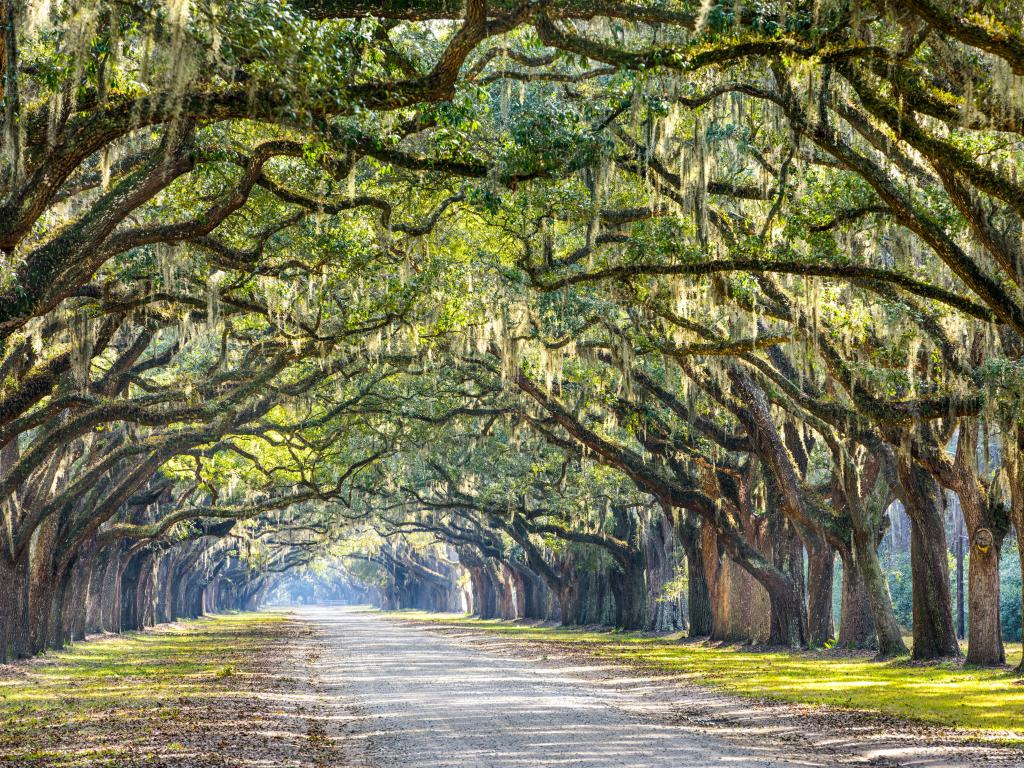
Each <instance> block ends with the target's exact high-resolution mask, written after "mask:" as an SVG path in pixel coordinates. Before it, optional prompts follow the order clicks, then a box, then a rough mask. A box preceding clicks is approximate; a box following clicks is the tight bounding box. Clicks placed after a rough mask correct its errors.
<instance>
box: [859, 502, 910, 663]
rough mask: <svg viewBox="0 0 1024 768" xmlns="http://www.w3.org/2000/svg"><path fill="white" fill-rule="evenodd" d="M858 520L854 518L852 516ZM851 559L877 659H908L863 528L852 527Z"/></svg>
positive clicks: (871, 539)
mask: <svg viewBox="0 0 1024 768" xmlns="http://www.w3.org/2000/svg"><path fill="white" fill-rule="evenodd" d="M854 517H857V516H854ZM853 539H854V556H855V558H856V562H857V570H859V571H860V575H861V578H862V579H863V581H864V590H865V592H866V593H867V598H868V603H869V605H870V606H871V618H872V620H873V621H874V625H875V636H876V637H877V639H878V643H877V647H878V657H879V658H882V659H887V658H891V657H893V656H905V655H907V646H906V644H905V643H904V642H903V635H902V633H901V632H900V626H899V623H898V622H897V621H896V614H895V613H894V612H893V610H892V597H891V596H890V595H889V585H888V583H887V582H886V580H885V575H884V574H883V573H882V564H881V563H880V562H879V561H878V550H877V549H875V536H874V534H873V533H872V532H871V531H867V530H865V528H864V526H863V525H858V524H857V523H856V522H855V523H854V534H853Z"/></svg>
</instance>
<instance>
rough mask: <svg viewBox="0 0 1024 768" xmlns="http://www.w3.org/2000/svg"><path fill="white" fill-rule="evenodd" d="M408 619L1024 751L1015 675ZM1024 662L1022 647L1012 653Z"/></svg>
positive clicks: (438, 617) (436, 617)
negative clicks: (960, 732) (563, 647)
mask: <svg viewBox="0 0 1024 768" xmlns="http://www.w3.org/2000/svg"><path fill="white" fill-rule="evenodd" d="M398 615H400V616H401V617H402V618H408V619H415V620H418V621H427V622H432V623H437V624H446V625H453V626H460V627H466V628H473V629H478V630H484V631H487V632H492V633H495V634H500V635H503V636H505V637H509V638H514V639H519V640H523V641H528V642H531V643H537V644H544V643H551V644H570V645H572V646H575V647H577V648H579V649H580V650H586V651H587V652H590V653H593V654H594V655H597V656H601V657H605V658H608V659H611V660H616V661H625V662H632V663H639V664H643V665H647V666H652V667H656V668H659V669H663V670H667V671H671V672H674V673H679V674H681V675H682V676H683V677H684V678H686V679H687V680H689V681H690V682H693V683H696V684H700V685H710V686H713V687H715V688H719V689H721V690H724V691H728V692H730V693H734V694H738V695H740V696H747V697H754V698H767V699H772V700H777V701H786V702H796V703H802V704H817V705H828V706H831V707H838V708H842V709H852V710H859V711H866V712H871V713H879V714H884V715H890V716H895V717H898V718H903V719H907V720H914V721H919V722H924V723H928V724H934V725H940V726H943V727H951V728H957V729H964V730H967V731H970V732H971V734H970V735H973V736H977V737H980V738H984V739H991V740H995V741H998V742H1000V743H1008V744H1015V745H1016V744H1024V681H1022V680H1021V679H1020V678H1018V677H1015V676H1014V675H1013V674H1012V673H1011V672H1009V671H1008V670H1003V669H981V668H971V667H965V666H962V665H959V664H955V663H952V662H945V663H938V664H927V665H922V664H916V663H911V662H908V661H906V660H896V661H888V662H875V661H872V660H871V659H870V658H869V657H868V656H867V655H866V654H851V653H840V652H833V651H818V652H799V651H795V652H786V651H775V650H773V651H762V650H753V649H751V648H750V647H748V646H739V645H722V644H718V643H708V642H702V641H696V640H695V641H689V640H684V639H681V638H680V637H679V636H678V635H675V636H659V637H650V636H644V635H640V634H632V633H625V632H614V631H610V630H609V631H591V630H583V629H566V628H555V627H550V626H536V625H530V624H519V623H515V622H508V621H497V620H486V621H485V620H480V619H473V618H468V617H466V618H458V617H456V618H453V617H452V616H451V614H428V613H422V612H413V611H402V612H400V614H398ZM1007 653H1008V656H1009V659H1008V660H1009V661H1010V662H1011V663H1012V664H1016V663H1017V662H1018V661H1019V660H1020V655H1021V645H1020V643H1017V644H1011V645H1009V646H1008V647H1007Z"/></svg>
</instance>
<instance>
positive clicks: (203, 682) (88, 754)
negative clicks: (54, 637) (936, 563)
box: [0, 614, 286, 766]
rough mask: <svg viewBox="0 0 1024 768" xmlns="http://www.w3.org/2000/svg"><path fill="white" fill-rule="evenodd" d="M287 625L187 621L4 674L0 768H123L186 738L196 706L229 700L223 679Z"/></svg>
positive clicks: (230, 619)
mask: <svg viewBox="0 0 1024 768" xmlns="http://www.w3.org/2000/svg"><path fill="white" fill-rule="evenodd" d="M285 618H286V617H284V616H283V615H274V614H228V615H220V616H216V617H211V618H204V619H199V620H196V621H183V622H179V623H178V624H175V625H173V626H171V627H165V628H161V629H160V630H158V631H150V632H139V633H131V634H126V635H122V636H119V637H112V638H105V639H101V640H97V641H92V642H86V643H77V644H75V645H74V646H73V647H72V648H70V649H69V650H66V651H61V652H58V653H50V654H47V655H46V656H45V657H43V658H40V659H36V660H31V661H28V662H23V663H19V664H16V665H10V666H7V667H0V765H3V764H11V763H15V764H17V765H20V766H23V765H47V766H52V765H61V766H64V765H69V766H70V765H89V766H94V765H107V764H109V765H112V766H113V765H125V764H126V763H127V762H128V761H127V760H126V759H125V758H126V757H127V753H126V752H125V750H131V749H132V748H135V747H138V746H139V745H140V744H142V743H143V742H145V741H147V740H149V739H150V737H154V738H155V737H158V736H159V733H160V732H161V731H162V730H163V729H165V728H168V729H171V730H173V729H174V728H186V729H188V728H189V727H190V726H189V725H188V723H189V721H191V719H192V718H193V717H195V707H196V705H197V702H201V703H202V704H203V705H204V706H208V705H209V702H211V701H212V700H214V699H216V698H218V697H220V696H229V695H232V691H231V688H230V687H229V686H228V685H227V683H228V679H230V678H231V677H232V676H234V675H235V674H236V672H237V670H238V669H239V668H242V667H245V666H247V662H248V661H249V660H250V659H252V658H253V657H254V656H255V655H256V654H257V653H258V652H259V651H260V650H261V648H262V647H264V645H265V644H266V643H267V642H268V640H272V639H273V638H274V637H275V636H276V633H277V630H276V626H277V625H278V623H279V622H282V621H285ZM155 740H156V741H160V739H159V738H155ZM175 748H176V747H175V744H165V745H163V751H169V752H174V751H175ZM179 748H182V747H180V745H179ZM132 757H133V758H134V757H138V754H137V753H135V752H133V753H132Z"/></svg>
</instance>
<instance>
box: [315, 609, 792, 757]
mask: <svg viewBox="0 0 1024 768" xmlns="http://www.w3.org/2000/svg"><path fill="white" fill-rule="evenodd" d="M300 615H301V616H303V617H306V618H309V619H312V620H313V621H315V622H316V623H317V625H318V626H319V627H320V629H321V630H322V631H323V633H324V640H325V641H326V642H327V644H328V647H329V649H330V650H329V651H328V652H327V653H325V654H324V661H325V662H327V659H328V657H329V656H330V655H331V651H333V653H334V655H335V658H334V659H333V660H332V661H331V662H328V669H327V670H325V672H326V674H323V673H322V674H321V681H322V684H323V687H324V689H325V691H326V692H328V693H330V692H335V693H336V694H337V695H339V696H340V697H343V698H345V699H347V700H348V701H349V702H350V703H351V704H352V705H353V708H354V709H355V710H356V711H359V712H362V713H364V715H365V719H364V720H363V722H362V723H361V730H362V731H363V733H364V735H365V736H366V737H367V738H368V739H369V740H370V742H371V744H372V751H373V753H374V757H375V760H374V762H375V763H376V764H377V765H380V766H388V768H390V766H392V765H394V766H405V767H406V768H454V767H455V766H459V767H460V768H469V767H471V766H481V767H482V766H487V768H526V767H530V768H532V767H534V766H572V767H573V768H613V767H614V768H622V766H631V767H633V768H670V767H671V768H681V767H682V766H730V768H755V766H756V767H757V768H762V767H763V766H779V767H780V768H782V766H786V767H788V766H796V765H800V763H795V762H794V763H791V762H787V761H778V760H774V759H771V758H770V756H766V755H764V754H761V753H760V751H759V749H758V748H757V747H756V746H755V745H750V746H748V747H746V748H741V747H738V746H736V745H735V744H731V743H729V742H727V741H725V740H723V739H720V738H715V737H712V736H708V735H707V734H693V733H686V732H685V731H682V730H681V729H679V728H677V727H672V726H668V725H659V724H657V723H653V722H650V721H649V720H648V719H647V718H645V717H643V716H640V715H637V714H631V713H630V712H629V711H627V709H628V707H629V706H630V705H631V704H635V703H636V702H634V701H631V700H630V696H629V695H628V694H627V693H624V692H621V691H610V690H606V689H601V688H598V687H596V686H593V685H588V684H587V683H586V682H583V681H581V680H579V679H574V678H573V677H571V676H569V675H567V674H566V673H564V672H562V671H560V670H557V669H553V668H545V667H544V666H543V665H541V666H538V665H536V664H534V663H532V662H530V661H525V660H519V659H509V658H501V657H498V656H494V655H491V654H488V653H485V652H481V651H478V650H475V649H472V648H467V647H465V646H463V645H461V644H457V643H456V642H453V641H452V640H450V639H448V638H445V637H443V636H439V635H435V634H433V633H430V632H426V631H423V630H419V629H416V628H413V627H409V626H407V625H405V624H402V623H398V622H393V621H389V620H387V619H383V618H379V617H375V616H374V615H373V614H370V613H357V612H350V611H344V610H339V609H330V608H327V609H308V610H305V611H303V612H302V613H301V614H300ZM356 728H357V730H359V729H360V726H359V725H357V726H356Z"/></svg>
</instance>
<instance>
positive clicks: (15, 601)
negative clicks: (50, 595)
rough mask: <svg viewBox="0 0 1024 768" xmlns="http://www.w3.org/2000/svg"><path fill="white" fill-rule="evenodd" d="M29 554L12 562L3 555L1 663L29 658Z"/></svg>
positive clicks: (0, 567)
mask: <svg viewBox="0 0 1024 768" xmlns="http://www.w3.org/2000/svg"><path fill="white" fill-rule="evenodd" d="M28 598H29V563H28V553H27V552H26V553H25V554H23V555H22V556H21V557H20V558H19V559H18V560H17V561H15V562H11V561H10V560H8V559H7V558H6V557H3V556H0V662H6V661H12V660H14V659H21V658H24V657H26V656H29V655H30V654H31V652H32V649H31V642H30V637H29V604H28Z"/></svg>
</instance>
